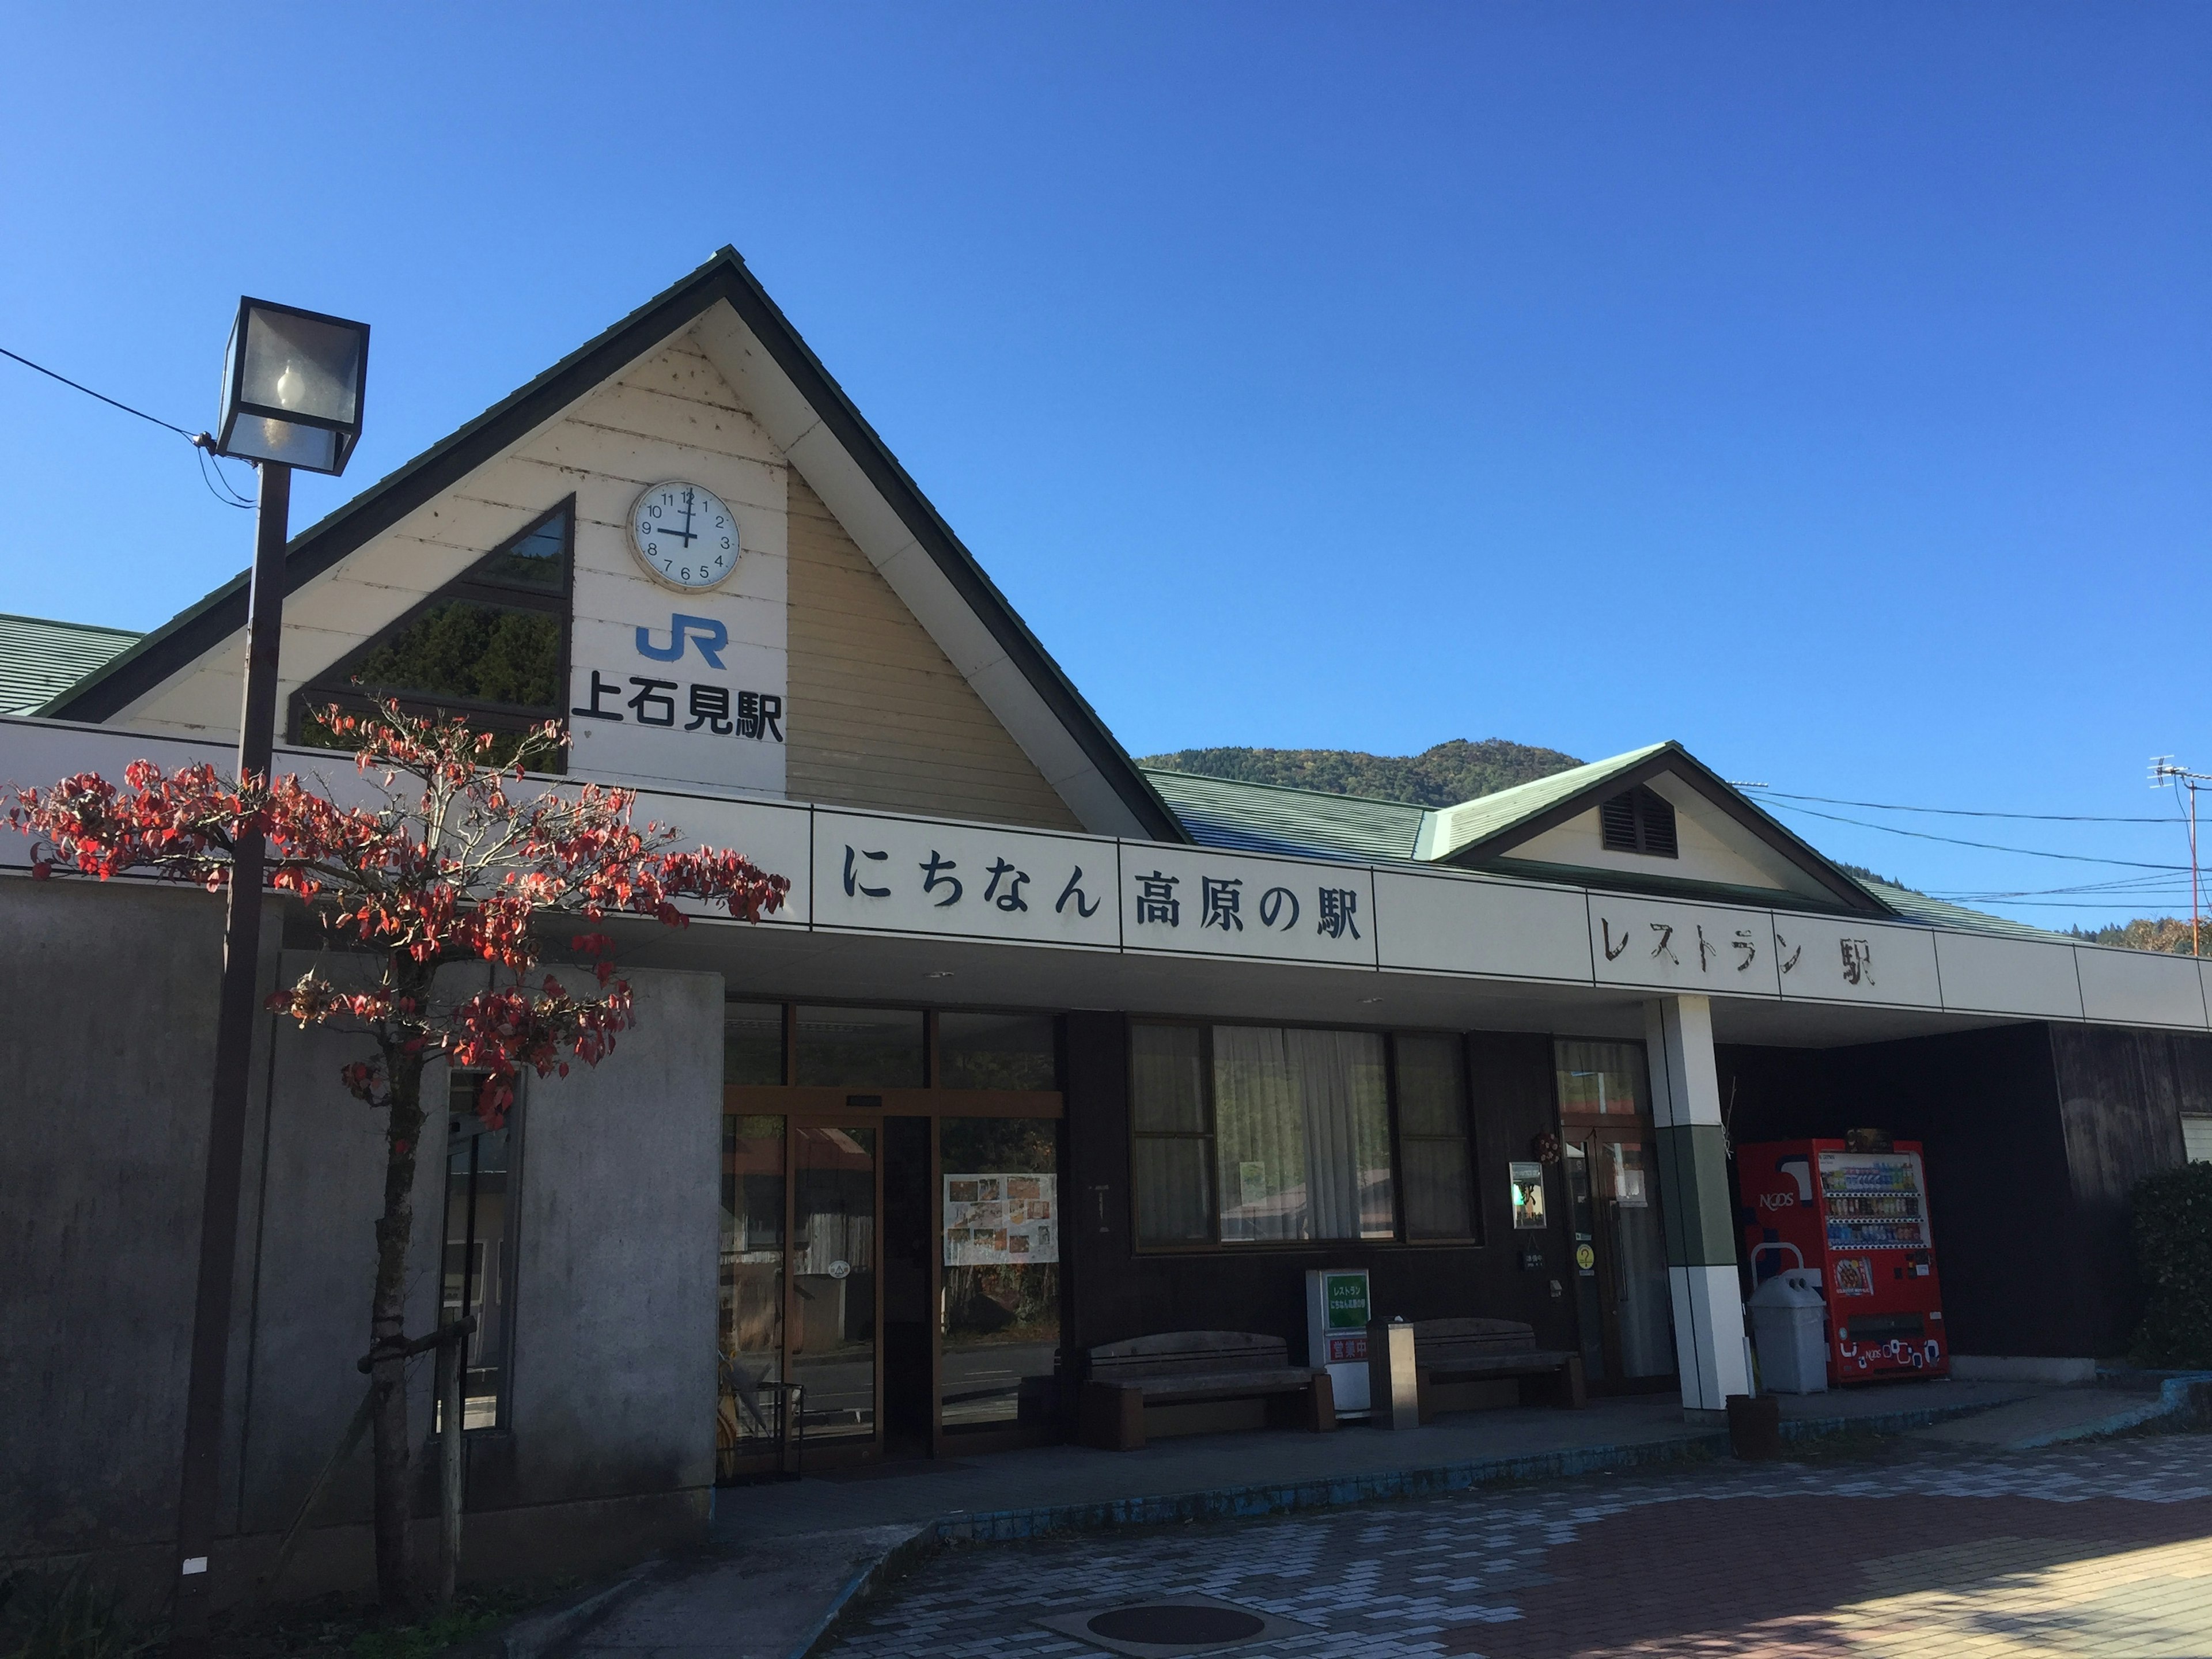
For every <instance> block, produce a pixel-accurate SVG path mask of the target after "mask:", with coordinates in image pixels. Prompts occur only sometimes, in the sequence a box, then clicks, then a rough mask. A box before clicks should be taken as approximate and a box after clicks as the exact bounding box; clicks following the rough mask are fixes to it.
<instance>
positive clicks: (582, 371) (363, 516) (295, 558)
mask: <svg viewBox="0 0 2212 1659" xmlns="http://www.w3.org/2000/svg"><path fill="white" fill-rule="evenodd" d="M718 301H723V302H726V303H727V304H728V305H729V306H730V307H731V309H732V311H734V312H735V313H737V315H738V319H740V320H741V321H742V322H743V323H744V325H745V326H746V327H747V328H748V329H749V330H750V331H751V332H752V334H753V336H754V337H756V338H757V339H758V340H759V341H760V342H761V343H762V345H763V347H764V348H765V349H766V350H767V351H768V353H769V356H770V357H772V358H773V359H774V360H775V364H776V367H777V368H779V369H781V371H782V373H783V374H785V375H786V376H787V377H788V379H789V380H790V381H791V382H792V384H793V386H795V387H797V389H798V390H799V394H800V395H801V396H802V397H803V398H805V400H806V402H807V403H808V404H810V405H811V408H812V409H813V410H814V412H815V414H816V415H817V416H819V418H820V420H821V422H822V424H823V428H825V429H826V430H827V431H828V432H829V435H831V436H832V437H833V438H834V439H836V441H837V442H838V443H839V444H840V445H841V446H842V447H843V449H844V450H845V452H846V453H848V455H850V456H851V457H852V459H853V460H854V464H855V465H858V466H859V468H860V471H861V472H862V473H863V474H864V475H865V476H866V478H867V480H868V483H870V485H871V486H872V488H873V489H875V490H876V491H877V492H878V494H879V495H881V496H882V498H883V500H884V501H885V502H886V503H887V504H888V505H889V506H890V507H891V509H892V511H893V512H894V513H896V515H897V517H898V519H899V520H900V522H901V523H902V525H903V526H904V527H905V530H906V532H907V533H908V534H909V535H911V536H912V537H913V538H915V542H916V544H919V545H920V546H921V548H922V549H923V550H924V551H926V552H927V555H928V556H929V558H930V560H931V561H932V562H933V564H934V565H935V566H936V567H937V568H938V569H939V571H940V572H941V573H942V574H943V575H944V577H945V580H947V582H948V583H949V584H950V585H951V587H952V588H953V589H954V591H955V592H957V593H958V594H959V596H960V597H961V599H963V601H964V602H965V603H966V604H967V605H968V606H969V608H970V609H971V610H972V611H974V613H975V617H977V619H978V620H979V621H981V623H982V624H983V625H984V627H985V628H986V629H988V630H989V632H990V634H991V635H992V638H993V639H994V641H995V642H996V644H997V646H998V647H999V648H1000V650H1002V651H1004V652H1005V653H1006V658H1007V660H1008V661H1010V662H1011V663H1012V664H1013V665H1014V666H1015V667H1016V668H1017V670H1018V671H1019V672H1020V674H1021V675H1022V677H1023V678H1024V680H1026V681H1027V682H1028V684H1029V685H1030V688H1031V689H1032V690H1033V691H1034V692H1035V693H1036V696H1037V697H1038V698H1039V700H1040V701H1041V702H1043V704H1044V705H1045V706H1046V707H1047V708H1048V709H1049V710H1050V711H1051V712H1052V714H1053V715H1054V717H1055V718H1056V719H1057V720H1058V721H1059V722H1060V725H1061V726H1062V727H1063V728H1064V729H1065V730H1066V732H1067V733H1068V734H1069V736H1070V737H1071V738H1073V740H1074V741H1075V743H1076V744H1078V745H1079V748H1080V749H1081V750H1082V751H1083V753H1084V755H1085V757H1086V758H1087V759H1088V760H1089V762H1090V763H1091V765H1093V766H1094V767H1096V768H1097V771H1098V773H1099V775H1100V776H1102V777H1103V779H1105V781H1106V782H1107V783H1108V785H1109V787H1111V788H1112V789H1113V791H1114V793H1115V796H1116V797H1117V798H1118V799H1119V800H1120V801H1121V805H1123V807H1125V808H1126V809H1127V811H1128V812H1129V813H1130V814H1131V816H1132V817H1133V818H1134V819H1135V820H1136V821H1137V823H1139V824H1140V825H1142V826H1143V827H1144V829H1145V831H1146V834H1148V835H1151V836H1154V837H1155V838H1157V839H1159V840H1163V841H1182V840H1184V839H1186V837H1185V836H1184V834H1183V832H1182V826H1181V824H1180V823H1178V822H1177V820H1176V816H1175V814H1174V813H1172V812H1171V811H1169V810H1168V808H1167V805H1166V804H1165V803H1164V802H1163V801H1162V800H1161V799H1160V798H1159V797H1158V795H1157V794H1156V793H1154V792H1153V790H1152V787H1151V785H1150V784H1149V783H1148V782H1147V781H1146V779H1145V776H1144V775H1143V774H1142V773H1141V772H1139V769H1137V767H1136V766H1135V765H1134V764H1133V763H1132V762H1131V760H1130V758H1129V757H1128V755H1127V752H1126V751H1125V750H1123V749H1122V748H1121V744H1119V743H1118V742H1116V741H1115V738H1114V735H1113V733H1112V732H1109V730H1108V729H1107V727H1106V724H1105V722H1104V721H1103V720H1100V719H1099V717H1098V715H1097V711H1095V710H1094V709H1093V708H1091V705H1090V704H1089V703H1088V702H1085V700H1084V698H1083V696H1082V695H1081V693H1079V692H1078V691H1077V690H1076V689H1075V687H1074V685H1073V683H1072V682H1071V681H1070V680H1069V679H1068V678H1067V676H1066V674H1065V673H1064V672H1062V671H1061V670H1060V665H1058V664H1057V663H1055V662H1054V660H1053V659H1052V657H1051V656H1050V654H1049V653H1047V652H1046V650H1045V648H1044V647H1043V646H1042V644H1040V643H1039V642H1038V641H1037V639H1036V635H1033V634H1031V633H1030V630H1029V628H1028V625H1027V624H1026V623H1024V622H1023V621H1022V619H1021V618H1020V617H1018V616H1017V615H1016V614H1015V612H1014V610H1013V607H1012V605H1009V604H1008V603H1007V602H1006V596H1005V595H1004V594H1002V593H1000V591H999V589H998V587H997V586H996V585H995V584H994V583H993V582H992V580H991V579H990V578H989V577H988V576H987V575H986V574H984V573H983V568H982V567H981V565H979V564H978V563H977V562H975V556H974V555H973V554H971V553H970V552H969V550H968V549H967V548H966V547H965V546H963V544H961V541H960V538H958V537H957V536H956V535H954V534H953V532H952V530H951V526H949V525H947V524H946V523H945V520H944V519H943V517H942V516H941V515H939V513H938V511H937V509H936V508H935V507H933V506H932V505H931V504H930V502H929V501H928V499H927V497H926V496H924V495H922V493H921V489H920V488H919V487H918V486H917V485H916V484H915V482H914V480H913V479H912V478H911V477H908V475H907V471H906V469H905V468H904V467H902V466H901V465H899V463H898V460H897V459H896V457H895V456H893V455H892V453H890V449H889V448H888V447H885V445H884V441H883V440H882V439H881V438H880V437H878V435H877V434H876V432H875V429H874V428H872V427H871V426H869V424H868V423H867V422H866V420H865V419H863V418H862V416H861V415H860V410H858V409H856V408H855V407H854V404H853V402H852V400H851V399H850V398H848V397H847V396H846V395H845V392H844V390H843V388H842V387H841V386H838V384H837V382H836V380H833V379H832V378H831V377H830V374H829V371H828V370H827V369H825V368H823V366H822V363H821V361H820V360H819V359H818V358H817V357H816V356H815V355H814V353H813V351H812V350H811V349H810V348H809V347H808V346H807V344H806V343H805V341H804V340H803V339H801V338H800V337H799V331H797V330H796V329H794V328H793V326H792V325H791V322H790V320H789V319H787V318H786V317H785V316H784V314H783V313H782V312H781V310H780V309H779V308H778V307H777V306H776V304H775V301H773V300H771V299H769V296H768V294H767V291H766V290H765V289H763V288H762V287H761V285H760V283H758V282H757V280H756V279H755V278H754V276H753V274H752V272H751V271H750V270H748V269H747V268H746V266H745V263H744V259H743V258H740V257H739V256H738V252H737V250H736V249H734V248H730V247H725V248H723V249H721V250H720V252H717V253H716V254H715V255H714V258H711V259H709V260H708V261H707V263H706V264H702V265H701V266H700V267H699V268H698V269H697V270H695V271H693V272H692V273H691V274H690V276H686V277H684V279H683V280H682V281H681V282H679V283H676V284H675V285H674V286H673V287H671V288H670V289H667V290H666V291H665V292H664V293H662V294H660V295H658V296H656V297H655V298H653V299H652V300H650V301H647V302H646V304H644V305H642V306H641V307H638V309H637V310H635V311H634V312H632V313H630V314H629V316H627V317H625V318H623V319H622V320H621V321H620V322H618V323H617V324H615V325H613V326H612V327H611V328H609V329H608V330H606V331H605V332H604V333H602V334H600V335H599V337H596V338H595V339H592V340H591V341H588V342H586V343H585V344H584V345H582V346H580V347H579V348H577V349H575V350H574V351H573V352H571V353H569V354H568V356H566V357H564V358H562V360H561V361H560V362H557V363H556V364H555V365H554V366H553V367H552V368H549V369H547V370H546V371H545V372H544V374H540V375H539V376H538V378H537V379H536V380H532V381H531V382H530V383H529V384H528V385H527V386H523V387H521V388H520V390H518V391H516V392H513V393H511V394H509V395H508V396H507V397H506V398H502V399H501V401H500V402H498V403H496V404H493V405H492V407H491V408H489V409H488V410H485V411H484V412H483V414H481V415H479V416H477V417H476V418H475V419H474V420H472V421H471V422H468V423H467V424H466V425H465V426H463V427H462V428H459V430H458V431H456V432H454V433H453V434H452V435H450V436H448V437H447V438H446V439H444V440H442V441H441V442H439V443H436V444H435V445H433V446H432V447H430V448H428V449H427V450H425V451H424V452H423V453H422V454H420V455H418V456H416V458H415V459H413V460H411V461H409V462H408V463H407V464H406V465H404V466H402V467H400V468H399V469H398V471H394V472H392V473H391V474H390V475H389V476H387V477H384V478H382V479H380V480H379V481H378V482H377V483H374V484H373V485H371V486H370V487H369V488H368V489H366V490H364V491H362V494H360V495H356V496H355V497H354V498H353V500H351V501H348V502H347V503H346V504H345V505H344V506H343V507H339V508H338V509H337V511H336V512H334V513H331V514H330V515H329V516H328V517H326V518H325V519H324V520H322V521H321V522H320V523H319V524H315V525H313V526H309V527H308V528H307V529H306V530H304V531H301V532H300V533H299V534H298V535H296V536H295V537H294V538H292V542H291V545H290V547H289V550H287V552H286V555H285V572H286V577H287V582H286V590H285V591H286V592H287V593H288V594H290V593H295V592H298V591H299V590H300V589H301V586H304V585H305V584H306V583H307V582H308V581H310V580H313V579H314V578H315V577H317V576H319V575H320V574H322V573H323V572H325V571H326V570H328V569H330V568H331V567H332V566H333V565H335V564H337V562H339V561H340V560H341V559H343V558H344V557H345V556H347V555H348V554H349V553H351V552H353V551H354V550H356V549H358V548H359V547H361V546H362V544H365V543H366V542H368V540H369V539H370V538H372V537H374V536H375V535H377V534H379V533H380V532H383V531H385V530H387V529H389V528H391V527H392V526H393V525H395V524H397V523H398V521H399V520H401V519H403V518H404V517H405V516H406V515H407V514H408V513H410V512H413V511H414V510H415V509H416V507H420V506H422V504H423V503H425V502H426V501H429V500H430V499H431V498H432V497H434V496H435V495H437V494H439V492H441V491H442V490H444V489H448V488H450V487H452V486H453V485H454V484H455V483H459V481H460V480H461V479H463V478H464V477H466V476H467V475H468V474H469V473H470V472H471V471H473V470H475V469H476V468H477V467H478V466H481V465H483V464H484V463H485V462H487V461H489V460H490V459H493V458H494V457H495V456H496V455H498V454H499V453H501V452H502V451H503V450H505V449H507V447H509V446H511V445H513V444H514V443H516V442H518V441H520V440H521V439H522V438H523V437H525V436H526V435H528V434H529V433H531V432H532V431H534V430H535V429H537V428H538V427H539V426H541V425H543V424H544V422H547V421H548V420H550V419H551V418H553V417H554V416H556V415H558V414H559V413H560V412H561V411H562V410H564V409H565V408H567V407H568V405H569V404H572V403H574V402H575V401H576V400H577V399H579V398H581V397H583V396H585V395H586V394H587V393H588V392H591V391H592V390H593V389H594V388H595V387H597V386H600V385H601V384H603V383H604V382H605V381H606V380H609V379H610V378H611V377H612V376H614V375H615V374H619V373H620V372H621V371H622V370H623V368H625V367H626V366H628V365H629V363H631V362H634V361H635V359H636V358H637V357H638V356H641V354H642V353H643V352H645V351H646V350H647V349H650V348H651V347H652V346H653V345H654V344H656V343H659V342H660V341H663V340H665V339H667V338H669V337H671V336H672V335H674V334H675V333H677V332H678V331H679V330H681V329H683V328H684V327H686V326H687V325H689V324H690V323H691V322H692V321H693V320H695V319H697V318H698V317H699V316H700V315H702V313H705V312H706V311H707V310H708V308H709V307H712V306H714V304H716V303H717V302H718ZM245 626H246V573H244V572H242V571H241V572H240V574H238V575H236V576H234V577H233V578H232V579H231V580H229V581H228V582H226V583H224V584H223V585H222V586H221V587H218V588H216V590H215V591H214V592H211V593H210V594H208V595H207V597H206V598H204V599H201V600H200V601H199V602H198V603H197V604H196V605H191V607H189V608H188V609H186V610H185V611H182V612H180V613H179V615H177V616H175V617H172V618H171V619H170V620H169V621H168V622H167V623H163V624H162V625H161V627H160V628H157V629H155V630H154V631H153V632H152V633H150V634H149V635H145V636H144V637H143V638H142V639H140V640H139V641H137V644H136V645H133V646H132V647H131V648H130V649H128V650H126V651H124V652H122V653H120V654H119V655H117V656H115V657H114V658H113V659H112V660H111V661H108V662H106V664H105V665H102V666H100V667H99V668H97V669H95V670H94V671H92V672H91V673H88V674H87V675H85V676H84V677H83V678H82V679H80V680H78V681H77V682H76V684H73V685H71V686H70V687H69V688H68V689H67V690H65V691H64V692H62V694H61V695H59V696H53V697H52V700H51V701H50V702H46V704H45V705H44V706H42V707H41V708H40V709H39V710H38V712H39V713H40V714H46V715H49V716H52V717H53V718H56V719H62V720H91V721H98V720H106V719H108V718H110V717H112V715H114V714H117V713H118V712H119V711H120V710H122V709H124V708H127V707H128V706H129V705H130V704H131V702H134V701H136V700H137V698H139V697H141V696H144V695H146V694H147V693H148V692H149V691H151V690H154V689H155V688H156V687H157V686H159V685H161V684H162V683H163V682H164V681H166V680H167V679H168V678H170V677H171V676H172V675H174V674H176V673H178V672H179V671H181V670H183V669H185V668H186V667H187V666H189V665H191V664H192V663H194V662H196V661H197V660H198V659H200V658H201V657H203V656H204V655H205V654H206V653H208V652H210V651H211V650H214V649H215V648H216V647H218V646H220V645H221V644H222V642H223V641H225V640H227V639H228V638H230V637H231V636H232V635H234V634H236V633H237V632H239V631H240V629H243V628H244V627H245Z"/></svg>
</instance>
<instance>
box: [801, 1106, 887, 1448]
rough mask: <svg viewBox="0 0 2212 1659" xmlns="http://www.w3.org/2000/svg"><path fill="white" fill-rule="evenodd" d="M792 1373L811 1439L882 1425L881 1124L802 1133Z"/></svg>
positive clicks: (857, 1432)
mask: <svg viewBox="0 0 2212 1659" xmlns="http://www.w3.org/2000/svg"><path fill="white" fill-rule="evenodd" d="M792 1139H793V1146H792V1207H793V1215H792V1225H793V1237H792V1241H791V1277H792V1292H793V1328H792V1329H791V1330H790V1332H789V1333H788V1340H789V1342H790V1345H791V1354H792V1365H791V1379H792V1381H793V1382H794V1383H798V1384H799V1386H800V1388H802V1389H804V1390H805V1399H804V1401H803V1402H802V1404H801V1406H800V1411H801V1413H802V1415H803V1416H804V1418H805V1424H806V1437H807V1439H808V1440H809V1441H810V1442H811V1441H814V1440H817V1439H824V1438H834V1437H840V1436H854V1435H858V1436H870V1435H873V1434H874V1433H875V1431H876V1132H875V1130H873V1129H872V1128H868V1129H829V1128H816V1127H811V1126H810V1125H805V1124H801V1125H799V1126H798V1127H796V1128H795V1129H794V1130H793V1136H792Z"/></svg>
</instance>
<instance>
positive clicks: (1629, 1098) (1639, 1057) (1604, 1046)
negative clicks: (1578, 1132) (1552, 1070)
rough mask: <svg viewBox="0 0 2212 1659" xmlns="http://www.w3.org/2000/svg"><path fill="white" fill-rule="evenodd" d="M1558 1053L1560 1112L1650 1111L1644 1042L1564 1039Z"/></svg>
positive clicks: (1608, 1114)
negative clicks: (1575, 1040) (1573, 1040)
mask: <svg viewBox="0 0 2212 1659" xmlns="http://www.w3.org/2000/svg"><path fill="white" fill-rule="evenodd" d="M1556 1053H1557V1054H1558V1059H1559V1113H1560V1115H1562V1116H1564V1117H1619V1118H1633V1117H1636V1116H1638V1115H1643V1114H1647V1113H1649V1112H1650V1109H1651V1102H1650V1083H1649V1081H1648V1080H1647V1078H1646V1075H1645V1071H1644V1045H1643V1044H1642V1043H1640V1042H1571V1041H1564V1040H1563V1041H1561V1042H1559V1044H1557V1045H1556Z"/></svg>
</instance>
